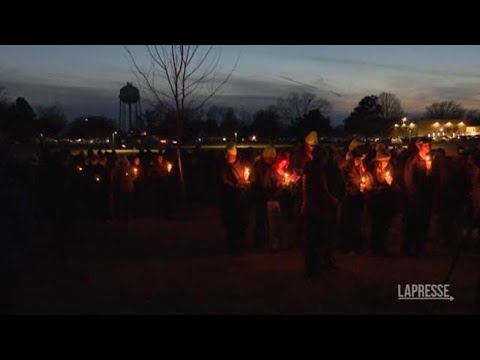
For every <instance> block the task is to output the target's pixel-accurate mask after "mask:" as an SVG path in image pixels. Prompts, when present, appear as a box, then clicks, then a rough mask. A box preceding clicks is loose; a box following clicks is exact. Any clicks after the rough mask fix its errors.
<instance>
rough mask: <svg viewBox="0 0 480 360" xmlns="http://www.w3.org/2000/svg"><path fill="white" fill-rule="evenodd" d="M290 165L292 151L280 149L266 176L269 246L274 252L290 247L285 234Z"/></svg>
mask: <svg viewBox="0 0 480 360" xmlns="http://www.w3.org/2000/svg"><path fill="white" fill-rule="evenodd" d="M289 165H290V153H289V152H288V151H285V150H282V151H280V152H279V153H278V154H277V157H276V158H275V162H274V164H273V166H272V167H271V168H269V169H268V170H267V172H266V173H265V178H264V188H265V194H266V199H267V224H268V226H267V229H268V246H269V248H270V250H271V251H273V252H277V251H278V250H280V249H286V248H287V247H288V239H287V236H285V223H286V222H287V216H286V215H287V214H286V192H285V188H286V183H285V174H286V173H287V169H288V166H289Z"/></svg>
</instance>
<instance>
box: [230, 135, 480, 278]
mask: <svg viewBox="0 0 480 360" xmlns="http://www.w3.org/2000/svg"><path fill="white" fill-rule="evenodd" d="M238 155H239V154H238V151H237V148H236V146H235V145H234V144H229V145H227V149H226V155H225V157H226V161H225V164H224V168H223V170H222V187H221V188H222V195H221V197H220V198H221V202H220V208H221V214H222V220H223V224H224V225H225V229H226V238H227V245H228V252H229V253H230V254H231V255H242V254H243V253H244V252H245V251H246V250H248V249H247V248H246V246H245V244H246V243H247V242H246V241H245V236H246V230H247V228H248V226H249V225H250V224H249V219H251V220H250V221H254V224H251V225H252V227H254V229H255V230H254V232H253V234H254V235H253V236H254V238H255V239H254V241H253V243H254V244H255V248H256V249H257V250H261V251H263V250H267V251H271V252H277V251H280V250H285V249H291V248H299V247H301V248H303V251H304V259H305V272H306V275H307V276H309V277H316V276H318V275H319V274H320V273H321V272H323V271H324V270H327V269H331V268H335V267H336V265H335V259H334V253H335V250H336V249H338V250H340V251H342V252H344V253H347V254H358V253H360V252H363V251H369V252H371V253H372V254H373V255H376V256H391V255H392V251H391V246H389V242H388V239H389V233H390V229H391V227H392V221H393V219H394V217H395V216H396V215H399V216H401V219H402V224H403V232H402V233H403V241H402V255H404V256H408V257H421V256H425V254H426V251H425V244H426V242H427V238H428V236H429V233H430V230H431V229H430V224H431V223H432V221H431V220H432V217H435V219H436V223H437V225H438V226H437V227H438V233H437V235H438V236H436V240H438V241H440V242H444V243H452V244H453V243H455V242H458V241H460V239H461V238H465V237H468V238H471V239H472V241H471V243H472V244H473V245H474V246H477V247H478V245H479V242H478V240H476V239H477V238H478V225H479V223H478V220H479V215H480V214H479V209H480V151H479V150H478V149H471V150H469V151H466V150H465V149H463V148H462V147H460V146H458V147H456V148H455V149H454V150H453V151H452V148H451V147H450V148H448V152H447V151H446V150H445V149H443V148H441V147H439V148H436V149H432V146H431V142H430V139H429V138H417V139H413V141H412V142H411V143H410V144H409V146H408V147H406V148H403V147H399V148H393V149H392V148H391V149H389V147H388V146H387V145H386V144H382V143H371V144H365V143H362V142H360V141H358V140H356V139H353V140H352V141H351V142H350V144H349V145H348V148H345V149H338V148H334V147H333V146H331V145H328V144H320V143H319V141H318V136H317V134H316V133H315V132H311V133H309V134H308V135H307V136H306V138H305V143H304V144H303V146H301V147H298V148H295V149H275V148H274V147H271V146H269V147H267V148H265V149H264V150H263V152H262V153H261V154H258V155H257V156H255V157H253V159H252V158H251V157H247V158H242V157H241V156H238ZM252 208H253V209H252ZM250 213H253V216H250ZM287 224H291V225H292V226H293V228H294V231H293V232H290V233H289V232H288V231H286V225H287Z"/></svg>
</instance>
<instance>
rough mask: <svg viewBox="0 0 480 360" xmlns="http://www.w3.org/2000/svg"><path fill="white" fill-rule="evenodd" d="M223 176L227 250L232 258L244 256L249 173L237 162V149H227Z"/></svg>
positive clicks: (221, 208)
mask: <svg viewBox="0 0 480 360" xmlns="http://www.w3.org/2000/svg"><path fill="white" fill-rule="evenodd" d="M225 158H226V160H225V164H224V167H223V171H222V176H221V189H222V193H221V197H220V213H221V217H222V222H223V225H224V226H225V230H226V238H227V249H228V253H229V254H230V255H232V256H240V255H243V252H244V246H245V244H244V238H245V231H246V228H247V221H248V213H247V212H248V194H247V190H248V188H249V180H248V171H246V168H244V167H243V166H242V165H241V164H240V162H239V161H237V148H236V146H235V145H233V144H228V145H227V147H226V155H225Z"/></svg>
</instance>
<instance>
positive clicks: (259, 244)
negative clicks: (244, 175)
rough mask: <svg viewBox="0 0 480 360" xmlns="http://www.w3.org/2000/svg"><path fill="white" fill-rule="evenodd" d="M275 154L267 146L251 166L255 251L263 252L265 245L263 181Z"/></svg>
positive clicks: (265, 223) (273, 149)
mask: <svg viewBox="0 0 480 360" xmlns="http://www.w3.org/2000/svg"><path fill="white" fill-rule="evenodd" d="M276 156H277V152H276V150H275V148H274V147H273V146H267V147H266V148H265V149H264V150H263V152H262V156H261V158H260V159H259V160H257V161H256V162H255V164H254V166H253V173H252V180H251V181H252V197H253V199H254V202H255V230H254V246H255V249H257V250H263V249H264V248H265V245H266V243H267V239H266V234H267V198H266V194H265V189H264V186H263V181H264V178H265V174H266V173H267V170H268V169H269V168H271V167H272V165H273V163H274V161H275V157H276Z"/></svg>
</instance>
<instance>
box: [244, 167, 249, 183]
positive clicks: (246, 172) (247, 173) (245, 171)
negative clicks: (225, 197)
mask: <svg viewBox="0 0 480 360" xmlns="http://www.w3.org/2000/svg"><path fill="white" fill-rule="evenodd" d="M249 177H250V169H249V168H248V167H246V168H245V170H244V171H243V178H244V179H245V181H248V178H249Z"/></svg>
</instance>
